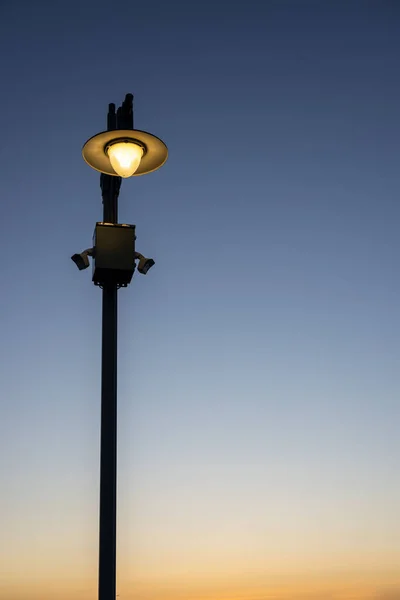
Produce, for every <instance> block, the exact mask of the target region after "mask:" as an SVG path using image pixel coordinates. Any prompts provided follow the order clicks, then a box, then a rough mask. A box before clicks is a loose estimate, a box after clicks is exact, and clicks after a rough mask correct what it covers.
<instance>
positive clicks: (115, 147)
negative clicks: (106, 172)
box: [107, 140, 144, 177]
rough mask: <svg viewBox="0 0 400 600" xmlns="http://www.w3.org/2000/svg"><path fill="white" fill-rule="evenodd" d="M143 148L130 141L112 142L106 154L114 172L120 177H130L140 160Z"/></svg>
mask: <svg viewBox="0 0 400 600" xmlns="http://www.w3.org/2000/svg"><path fill="white" fill-rule="evenodd" d="M143 150H144V148H143V147H142V146H139V145H138V144H135V142H133V141H131V140H122V141H116V142H112V143H111V144H110V145H109V146H108V148H107V154H108V156H109V159H110V163H111V166H112V168H113V169H114V171H115V172H116V173H117V175H119V176H120V177H132V175H133V174H134V173H135V172H136V171H137V169H138V167H139V165H140V161H141V160H142V156H143Z"/></svg>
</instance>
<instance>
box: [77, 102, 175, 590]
mask: <svg viewBox="0 0 400 600" xmlns="http://www.w3.org/2000/svg"><path fill="white" fill-rule="evenodd" d="M82 155H83V158H84V159H85V161H86V162H87V163H88V164H89V166H91V167H92V168H93V169H95V170H97V171H99V172H100V173H101V175H100V187H101V193H102V198H103V221H102V222H99V223H97V224H96V229H95V233H94V243H93V247H92V248H89V249H87V250H85V251H84V252H82V253H81V254H74V255H73V256H72V260H73V261H74V262H75V263H76V265H77V267H78V268H79V269H80V270H82V269H86V268H87V267H88V266H89V258H88V257H89V256H91V257H92V260H93V276H92V280H93V283H94V284H95V285H98V286H100V287H101V288H102V290H103V314H102V357H101V362H102V366H101V433H100V523H99V594H98V598H99V600H115V597H116V586H115V581H116V516H117V308H118V299H117V292H118V289H119V288H120V287H126V286H127V285H128V284H129V283H130V281H131V279H132V276H133V273H134V271H135V267H136V264H135V260H138V261H139V263H138V271H139V273H142V274H146V273H147V271H148V269H149V268H151V267H152V266H153V265H154V261H153V259H147V258H145V257H144V256H143V255H142V254H140V253H138V252H136V251H135V240H136V235H135V226H134V225H126V224H124V225H121V224H118V196H119V190H120V187H121V181H122V178H127V177H131V176H137V175H144V174H146V173H151V172H152V171H155V170H156V169H158V168H159V167H161V166H162V165H163V164H164V163H165V161H166V160H167V158H168V150H167V147H166V145H165V144H164V142H162V141H161V140H160V139H159V138H157V137H155V136H153V135H151V134H150V133H147V132H145V131H139V130H135V129H133V96H132V94H127V95H126V97H125V100H124V102H123V103H122V105H121V106H120V107H119V108H118V110H117V111H115V104H110V105H109V111H108V117H107V131H103V132H101V133H99V134H97V135H95V136H94V137H92V138H90V139H89V140H88V141H87V142H86V143H85V145H84V146H83V149H82Z"/></svg>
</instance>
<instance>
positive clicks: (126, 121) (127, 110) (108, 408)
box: [99, 94, 133, 600]
mask: <svg viewBox="0 0 400 600" xmlns="http://www.w3.org/2000/svg"><path fill="white" fill-rule="evenodd" d="M117 128H118V129H133V96H132V94H127V95H126V98H125V101H124V102H123V104H122V106H121V107H120V108H119V109H118V111H117V114H115V104H110V105H109V111H108V118H107V129H108V130H109V131H110V130H113V129H117ZM100 187H101V193H102V197H103V222H104V223H118V195H119V190H120V187H121V177H114V176H112V175H104V174H103V173H102V174H101V175H100ZM117 291H118V288H117V284H113V283H111V284H110V283H109V284H105V285H104V286H103V316H102V356H101V362H102V366H101V433H100V436H101V437H100V533H99V600H115V597H116V587H115V581H116V545H117V543H116V542H117V539H116V538H117V325H118V298H117Z"/></svg>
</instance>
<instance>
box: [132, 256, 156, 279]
mask: <svg viewBox="0 0 400 600" xmlns="http://www.w3.org/2000/svg"><path fill="white" fill-rule="evenodd" d="M135 259H136V260H139V264H138V271H139V273H141V274H142V275H146V273H147V271H148V270H149V269H151V267H153V266H154V265H155V264H156V263H155V261H154V260H153V259H152V258H146V257H145V256H143V254H140V252H136V253H135Z"/></svg>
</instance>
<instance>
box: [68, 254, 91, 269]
mask: <svg viewBox="0 0 400 600" xmlns="http://www.w3.org/2000/svg"><path fill="white" fill-rule="evenodd" d="M93 250H94V248H88V249H87V250H84V251H83V252H81V253H80V254H74V255H73V256H71V259H72V260H73V261H74V263H75V264H76V266H77V267H78V269H79V270H80V271H83V269H87V268H88V266H89V256H93Z"/></svg>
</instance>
